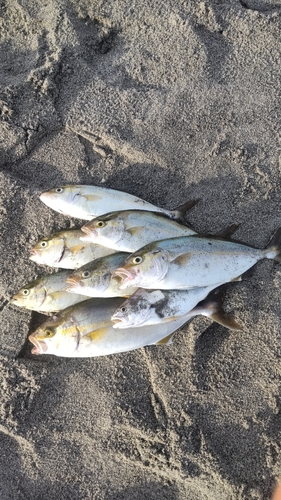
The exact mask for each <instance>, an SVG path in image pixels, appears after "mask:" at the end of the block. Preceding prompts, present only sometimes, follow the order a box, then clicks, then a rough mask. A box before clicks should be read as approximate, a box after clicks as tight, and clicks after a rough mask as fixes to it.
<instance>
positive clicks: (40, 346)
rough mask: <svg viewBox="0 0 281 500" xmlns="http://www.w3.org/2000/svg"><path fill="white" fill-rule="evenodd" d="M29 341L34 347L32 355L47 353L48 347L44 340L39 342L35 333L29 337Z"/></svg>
mask: <svg viewBox="0 0 281 500" xmlns="http://www.w3.org/2000/svg"><path fill="white" fill-rule="evenodd" d="M28 340H29V341H30V342H31V343H32V344H33V345H34V347H33V349H32V350H31V354H44V353H45V352H47V350H48V347H47V345H46V343H45V342H44V340H40V341H39V340H37V339H36V337H35V334H34V333H32V334H31V335H29V337H28Z"/></svg>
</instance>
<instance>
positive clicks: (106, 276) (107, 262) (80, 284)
mask: <svg viewBox="0 0 281 500" xmlns="http://www.w3.org/2000/svg"><path fill="white" fill-rule="evenodd" d="M127 256H128V253H126V252H117V253H115V254H113V255H106V256H105V257H101V258H100V259H95V260H94V261H93V262H89V263H88V264H85V266H82V267H80V268H79V269H77V270H76V271H75V272H74V273H72V274H70V275H69V277H68V278H67V280H66V282H67V284H68V291H69V292H74V293H82V294H84V295H87V296H89V297H128V296H129V295H131V294H132V293H134V292H135V291H136V290H137V288H135V287H132V288H127V289H126V290H120V288H119V285H120V282H121V280H120V278H119V277H118V276H114V275H113V272H114V271H115V269H117V267H118V266H119V265H120V264H122V262H123V261H124V259H125V258H126V257H127Z"/></svg>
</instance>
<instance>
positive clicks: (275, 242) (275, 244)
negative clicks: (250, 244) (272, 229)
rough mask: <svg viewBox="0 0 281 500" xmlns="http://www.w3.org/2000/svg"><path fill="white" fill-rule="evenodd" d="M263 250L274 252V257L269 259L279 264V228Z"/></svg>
mask: <svg viewBox="0 0 281 500" xmlns="http://www.w3.org/2000/svg"><path fill="white" fill-rule="evenodd" d="M265 250H269V251H272V252H276V255H275V257H271V258H273V259H274V260H276V261H277V262H280V263H281V227H279V228H278V229H277V231H276V233H275V235H274V236H273V238H271V240H270V242H269V243H268V245H267V246H266V247H265Z"/></svg>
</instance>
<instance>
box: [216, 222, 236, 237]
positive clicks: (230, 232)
mask: <svg viewBox="0 0 281 500" xmlns="http://www.w3.org/2000/svg"><path fill="white" fill-rule="evenodd" d="M239 227H240V224H231V225H230V226H228V227H226V228H225V229H222V230H221V231H219V232H218V233H217V234H216V236H222V237H224V238H230V236H232V235H233V233H235V231H237V229H238V228H239Z"/></svg>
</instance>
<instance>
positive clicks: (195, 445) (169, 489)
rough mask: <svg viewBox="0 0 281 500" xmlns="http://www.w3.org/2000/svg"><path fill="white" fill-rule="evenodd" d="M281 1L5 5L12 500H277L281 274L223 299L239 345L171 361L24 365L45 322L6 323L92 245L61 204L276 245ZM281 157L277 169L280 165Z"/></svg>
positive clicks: (5, 327)
mask: <svg viewBox="0 0 281 500" xmlns="http://www.w3.org/2000/svg"><path fill="white" fill-rule="evenodd" d="M280 13H281V2H280V0H245V1H243V2H242V0H241V1H239V0H230V1H228V2H223V1H219V0H217V1H215V0H205V1H200V2H193V1H192V0H187V1H185V0H181V1H180V0H166V1H165V2H162V1H158V0H155V1H153V2H150V1H149V0H143V1H141V2H140V1H135V0H130V1H125V0H123V1H118V2H114V1H113V0H108V1H102V0H95V1H93V0H87V1H86V0H82V1H80V2H79V3H78V2H75V1H68V2H67V1H65V2H63V1H60V0H58V1H55V0H50V1H48V2H47V1H41V2H39V1H35V0H23V1H21V0H9V1H7V2H2V3H1V14H2V16H1V21H0V22H1V32H0V33H1V35H0V36H1V53H0V57H1V64H0V85H1V91H0V92H1V94H0V117H1V131H0V142H1V156H0V158H1V167H0V201H1V206H0V209H1V247H0V249H1V251H0V259H1V264H0V270H1V278H0V293H1V297H0V318H1V333H2V335H1V352H0V357H1V363H0V380H1V398H0V443H1V445H0V446H1V448H0V449H1V453H0V498H1V500H57V499H71V500H75V499H77V500H147V499H149V500H156V499H157V500H158V499H161V500H267V499H269V498H270V496H271V493H272V491H273V488H274V486H275V483H276V480H277V478H278V477H279V475H280V474H281V463H280V447H281V437H280V436H281V434H280V429H281V389H280V378H281V369H280V358H281V347H280V341H281V328H280V327H281V301H280V284H281V267H280V264H278V263H275V262H273V261H262V262H260V263H259V264H258V265H257V266H256V267H255V269H254V270H253V272H252V275H251V276H249V277H247V279H246V280H245V281H244V282H243V283H237V284H233V285H230V286H228V288H227V296H226V300H225V309H226V310H227V311H233V314H234V317H235V319H236V320H237V321H238V322H239V323H240V324H241V325H242V326H243V331H241V332H234V331H229V330H226V329H225V328H223V327H222V326H219V325H217V324H215V323H213V324H212V323H211V321H210V320H208V319H204V318H202V317H198V318H196V319H195V320H193V321H192V323H191V324H190V325H188V326H185V327H184V328H182V329H181V330H180V331H178V332H177V333H176V335H175V337H174V342H173V344H172V345H171V346H166V347H156V346H155V347H154V346H151V347H147V348H144V349H139V350H136V351H132V352H129V353H124V354H119V355H112V356H108V357H101V358H88V359H62V358H57V357H54V356H46V355H45V356H38V357H36V356H33V355H31V353H30V352H31V347H32V346H31V344H30V343H29V342H28V341H27V336H28V334H29V333H30V332H31V331H33V330H34V328H35V327H36V326H37V325H38V324H40V322H42V321H43V319H44V317H43V316H42V315H39V314H37V313H31V312H28V311H24V310H21V309H19V308H17V307H16V306H13V305H11V304H10V303H9V299H10V298H11V296H12V294H13V293H15V292H16V291H17V290H18V288H20V287H21V286H23V285H24V284H25V283H27V282H28V281H30V280H32V279H34V278H35V277H36V276H39V275H43V274H44V272H45V271H46V269H47V268H42V267H39V266H36V265H35V264H34V263H32V262H31V261H29V260H28V256H29V251H30V248H31V246H32V245H34V244H35V242H36V241H37V240H38V239H39V238H41V237H42V236H43V235H47V234H49V233H51V232H53V231H55V230H62V229H64V228H69V227H74V226H79V223H80V225H81V221H75V220H73V219H70V218H68V217H64V216H63V215H60V214H58V213H55V212H53V211H52V210H51V209H49V208H47V207H46V206H45V205H43V204H42V203H41V202H40V200H39V194H40V193H41V192H42V191H46V190H48V189H50V188H53V187H57V186H59V185H64V184H75V183H81V184H96V185H102V186H105V187H110V188H117V189H122V190H125V191H127V192H129V193H132V194H135V195H137V196H140V197H142V198H144V199H146V200H148V201H149V202H151V203H154V204H156V205H159V206H162V207H165V208H174V207H175V206H177V205H179V204H182V203H184V202H186V201H187V200H191V199H199V200H200V202H199V203H198V204H197V205H196V207H194V208H193V209H192V210H191V211H190V212H189V214H188V220H189V221H190V222H191V223H192V225H193V226H194V227H195V228H196V230H197V231H199V232H213V233H215V232H219V231H220V230H221V229H223V228H225V227H227V226H229V225H230V224H232V223H236V224H240V226H239V229H238V230H237V232H236V234H235V237H236V238H238V239H241V240H242V241H244V242H246V243H248V244H251V245H254V246H257V247H260V248H262V247H264V246H265V245H266V244H267V242H268V240H269V239H270V237H271V236H272V235H273V234H274V232H275V231H276V229H277V228H278V227H279V226H281V203H280V197H281V196H280V180H281V179H280V174H281V164H280V100H278V99H279V98H280V65H281V50H280V27H281V20H280ZM278 148H279V149H278Z"/></svg>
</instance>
